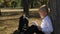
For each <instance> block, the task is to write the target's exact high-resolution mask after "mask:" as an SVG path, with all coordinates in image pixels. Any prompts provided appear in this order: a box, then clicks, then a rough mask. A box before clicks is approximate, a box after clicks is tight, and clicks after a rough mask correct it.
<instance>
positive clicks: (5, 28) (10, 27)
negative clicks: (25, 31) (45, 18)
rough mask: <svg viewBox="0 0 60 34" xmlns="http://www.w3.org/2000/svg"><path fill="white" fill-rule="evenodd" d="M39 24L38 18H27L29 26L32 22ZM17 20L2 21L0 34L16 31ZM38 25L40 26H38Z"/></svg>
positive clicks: (10, 33) (9, 33)
mask: <svg viewBox="0 0 60 34" xmlns="http://www.w3.org/2000/svg"><path fill="white" fill-rule="evenodd" d="M35 20H36V21H37V22H38V23H40V22H41V19H39V18H29V26H31V25H32V21H35ZM18 24H19V19H12V20H4V21H1V23H0V34H12V33H13V32H14V31H15V30H17V29H18ZM39 25H40V24H39Z"/></svg>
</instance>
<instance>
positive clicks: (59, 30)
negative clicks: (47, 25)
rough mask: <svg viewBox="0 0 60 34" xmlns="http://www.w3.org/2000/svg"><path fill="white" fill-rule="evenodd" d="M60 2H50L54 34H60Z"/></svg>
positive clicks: (59, 0) (51, 0)
mask: <svg viewBox="0 0 60 34" xmlns="http://www.w3.org/2000/svg"><path fill="white" fill-rule="evenodd" d="M59 3H60V0H50V9H51V12H50V16H51V17H52V19H53V26H54V34H60V4H59Z"/></svg>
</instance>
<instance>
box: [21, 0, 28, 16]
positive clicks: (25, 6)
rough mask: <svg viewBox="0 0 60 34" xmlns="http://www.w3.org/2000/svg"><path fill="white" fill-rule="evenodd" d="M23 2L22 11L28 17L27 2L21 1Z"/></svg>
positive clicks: (25, 0) (26, 0)
mask: <svg viewBox="0 0 60 34" xmlns="http://www.w3.org/2000/svg"><path fill="white" fill-rule="evenodd" d="M22 2H23V9H24V13H25V15H26V17H29V6H28V0H22Z"/></svg>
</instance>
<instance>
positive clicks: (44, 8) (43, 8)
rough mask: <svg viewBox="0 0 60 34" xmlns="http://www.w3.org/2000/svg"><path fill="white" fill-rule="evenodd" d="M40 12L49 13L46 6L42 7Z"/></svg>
mask: <svg viewBox="0 0 60 34" xmlns="http://www.w3.org/2000/svg"><path fill="white" fill-rule="evenodd" d="M39 10H43V11H45V12H47V13H48V8H47V6H46V5H42V6H41V7H40V8H39Z"/></svg>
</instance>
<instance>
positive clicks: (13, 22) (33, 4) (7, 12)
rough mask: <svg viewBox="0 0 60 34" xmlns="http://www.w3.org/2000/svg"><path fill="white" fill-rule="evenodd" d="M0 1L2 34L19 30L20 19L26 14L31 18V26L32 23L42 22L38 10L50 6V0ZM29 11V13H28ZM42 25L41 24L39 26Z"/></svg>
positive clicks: (0, 30)
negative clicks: (43, 6) (44, 5)
mask: <svg viewBox="0 0 60 34" xmlns="http://www.w3.org/2000/svg"><path fill="white" fill-rule="evenodd" d="M24 1H25V0H0V34H12V33H13V32H14V31H15V30H17V29H18V24H19V18H20V16H21V15H22V14H23V13H25V14H26V15H28V17H29V26H31V25H32V23H31V21H33V20H36V21H37V22H38V23H40V22H41V19H40V18H39V14H38V13H37V11H38V8H39V7H40V6H41V5H43V4H46V5H47V7H50V6H49V0H26V1H25V4H24ZM26 10H27V11H26ZM39 25H40V24H39Z"/></svg>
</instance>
